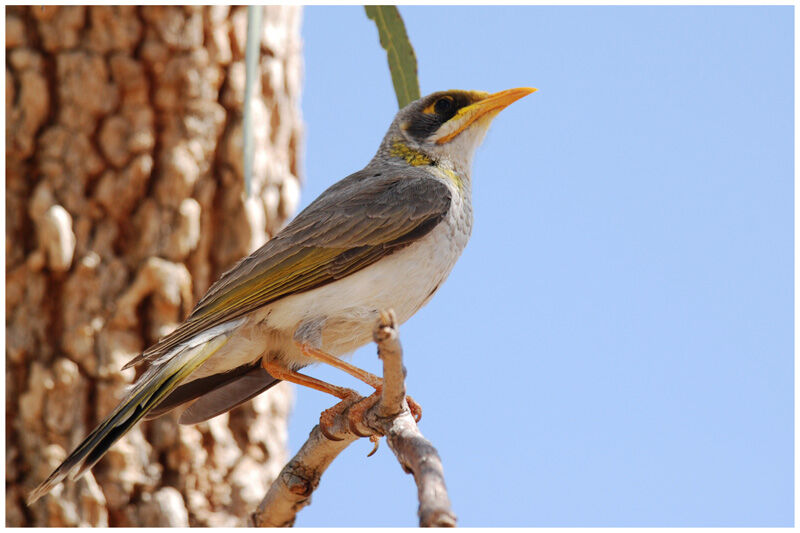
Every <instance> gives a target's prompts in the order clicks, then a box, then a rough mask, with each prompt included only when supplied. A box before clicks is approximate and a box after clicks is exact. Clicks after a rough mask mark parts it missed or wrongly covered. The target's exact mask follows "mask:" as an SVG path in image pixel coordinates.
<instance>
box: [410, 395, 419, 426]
mask: <svg viewBox="0 0 800 533" xmlns="http://www.w3.org/2000/svg"><path fill="white" fill-rule="evenodd" d="M406 403H408V409H409V410H410V411H411V416H413V417H414V422H419V421H420V420H422V407H420V405H419V404H418V403H417V402H415V401H414V398H412V397H411V396H408V395H406Z"/></svg>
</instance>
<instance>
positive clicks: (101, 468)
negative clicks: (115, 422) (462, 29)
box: [6, 6, 301, 526]
mask: <svg viewBox="0 0 800 533" xmlns="http://www.w3.org/2000/svg"><path fill="white" fill-rule="evenodd" d="M265 9H266V12H265V14H264V28H263V31H262V39H261V49H262V57H261V63H260V68H261V76H260V80H259V84H260V87H259V90H257V91H256V94H257V97H256V98H255V99H254V100H255V101H254V102H253V105H252V106H251V109H252V111H253V112H254V113H255V115H254V118H255V120H254V124H255V125H256V156H255V164H254V176H253V181H252V192H253V194H252V196H251V197H250V198H249V199H245V198H244V195H243V190H244V185H243V183H244V181H243V176H242V146H243V143H242V137H241V131H242V116H241V108H242V100H243V95H244V80H245V68H244V49H245V35H246V28H247V18H246V10H245V8H228V7H210V8H209V7H133V6H124V7H100V6H98V7H77V6H76V7H53V6H49V7H44V8H41V7H22V6H19V7H8V8H6V64H7V67H6V367H7V372H6V525H8V526H78V525H84V526H103V525H109V526H157V525H162V526H167V525H170V526H181V525H183V526H185V525H205V526H224V525H237V524H238V525H243V524H245V523H246V520H247V517H248V515H249V514H250V513H251V512H252V510H253V509H254V508H255V506H256V505H257V504H258V502H259V500H260V498H261V496H262V495H263V493H264V491H265V490H266V488H267V487H268V486H269V484H270V483H271V482H272V480H273V479H274V478H275V476H276V475H277V473H278V472H279V471H280V469H281V466H282V465H283V463H284V462H285V461H286V440H287V428H286V416H287V413H288V410H289V407H290V402H291V399H290V392H289V389H288V388H286V387H284V386H283V385H281V386H279V387H277V388H275V389H273V390H272V391H270V393H269V394H265V395H263V396H261V397H258V398H256V399H255V400H254V401H252V402H249V403H247V404H246V405H244V406H242V407H240V408H238V409H236V410H234V411H232V412H231V413H230V414H228V415H222V416H220V417H217V418H215V419H213V420H211V421H209V422H207V423H203V424H199V425H197V426H190V427H185V426H178V425H177V424H176V420H175V418H176V417H174V416H171V415H167V416H165V417H162V418H160V419H157V420H154V421H152V422H146V423H142V424H139V425H138V426H137V427H136V428H134V429H133V430H132V431H131V432H130V433H129V434H128V435H126V436H125V437H124V438H123V439H122V440H120V441H119V442H118V443H117V444H116V445H114V446H113V447H112V449H111V451H110V452H109V453H108V455H107V456H106V457H105V458H104V459H103V460H102V461H101V462H100V463H99V464H98V465H97V466H96V467H95V468H94V469H93V470H92V471H91V472H89V473H88V474H86V475H85V476H84V477H82V478H81V479H80V480H78V481H77V482H68V483H66V484H65V485H62V486H60V487H58V488H56V489H55V490H54V491H53V494H52V495H51V496H48V497H45V498H43V499H42V500H40V501H39V502H37V503H36V504H34V505H33V506H32V507H30V508H28V507H26V506H25V504H24V496H25V495H26V494H27V492H28V491H29V490H31V489H32V488H33V487H35V486H36V484H37V483H39V482H40V481H42V480H43V479H44V478H45V477H46V476H47V474H48V473H49V472H50V471H51V470H52V469H53V468H55V467H56V466H57V465H58V463H59V462H60V461H61V460H62V459H63V458H64V457H65V456H66V454H67V453H68V452H69V451H70V450H71V449H72V447H73V446H74V445H76V444H77V443H78V442H79V441H80V439H81V438H82V437H83V436H84V435H86V433H87V432H88V431H89V430H91V428H92V427H93V426H94V425H95V424H96V423H97V422H98V421H99V420H100V419H101V418H102V417H103V416H104V415H106V414H107V413H108V412H109V411H110V410H111V409H112V408H113V407H114V406H115V405H116V403H117V402H118V401H119V399H120V398H121V396H122V394H123V392H124V390H125V387H126V385H127V384H128V383H129V382H130V381H131V380H132V378H133V377H134V371H133V370H132V369H131V370H126V371H125V372H120V368H121V366H122V365H123V364H124V363H125V362H127V360H129V359H130V358H132V357H133V356H135V355H136V354H137V353H138V352H139V351H140V350H142V349H143V348H145V347H146V346H147V345H149V344H150V343H152V342H153V341H155V340H156V339H157V338H158V337H160V336H161V335H163V334H165V333H167V332H168V331H170V330H171V329H172V328H174V327H175V326H176V325H177V324H178V323H179V322H180V320H182V319H183V318H184V317H185V316H186V314H187V313H188V311H189V310H190V309H191V307H192V306H193V304H194V302H195V301H196V300H197V299H198V298H199V297H200V296H201V295H202V294H203V292H204V291H205V290H206V289H207V288H208V286H209V285H210V284H211V282H213V281H214V280H215V279H216V278H217V277H218V276H219V275H220V274H221V273H222V272H223V271H224V270H225V269H227V268H229V267H230V266H231V265H232V264H233V263H234V262H235V261H237V260H238V259H239V258H241V257H242V256H244V255H246V254H247V253H249V252H250V251H252V250H253V249H255V248H256V247H257V246H260V245H261V244H262V243H263V242H264V241H265V240H266V239H267V238H269V236H270V235H272V234H274V233H275V232H276V231H277V230H278V229H279V228H280V226H281V225H282V224H283V223H284V221H285V220H286V218H287V217H288V216H289V215H290V214H292V213H293V212H294V210H295V208H296V206H297V202H298V196H299V178H298V176H299V175H300V170H299V168H298V165H299V156H300V154H299V151H300V139H301V127H300V117H299V106H298V99H299V92H300V76H301V56H300V37H299V26H300V10H299V8H295V7H268V8H265Z"/></svg>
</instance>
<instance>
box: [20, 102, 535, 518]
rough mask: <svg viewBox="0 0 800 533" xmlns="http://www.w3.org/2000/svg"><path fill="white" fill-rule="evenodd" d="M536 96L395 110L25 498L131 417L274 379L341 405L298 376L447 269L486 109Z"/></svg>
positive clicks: (148, 359)
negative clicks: (351, 162) (345, 168)
mask: <svg viewBox="0 0 800 533" xmlns="http://www.w3.org/2000/svg"><path fill="white" fill-rule="evenodd" d="M534 91H536V89H533V88H528V87H520V88H515V89H508V90H505V91H500V92H496V93H493V94H490V93H488V92H483V91H466V90H447V91H439V92H435V93H432V94H430V95H428V96H425V97H423V98H420V99H418V100H415V101H413V102H411V103H409V104H408V105H406V106H404V107H403V108H402V109H400V111H399V112H398V113H397V114H396V116H395V118H394V120H393V121H392V123H391V125H390V127H389V129H388V131H387V133H386V135H385V136H384V138H383V140H382V142H381V143H380V145H379V148H378V150H377V152H376V154H375V156H374V157H373V158H372V160H371V161H370V162H369V163H368V164H367V165H366V166H365V167H364V168H363V169H362V170H360V171H358V172H355V173H353V174H351V175H349V176H347V177H345V178H344V179H342V180H340V181H338V182H337V183H335V184H333V185H332V186H331V187H329V188H328V189H327V190H326V191H325V192H323V193H322V194H321V195H320V196H319V197H318V198H317V199H315V200H314V201H313V202H312V203H311V204H310V205H308V207H306V208H305V209H304V210H303V211H302V212H300V213H299V214H298V215H297V216H296V217H295V218H294V219H293V220H292V221H291V222H290V223H289V224H288V225H286V226H285V227H284V228H283V229H282V230H281V231H279V232H278V233H277V234H276V235H275V236H274V237H273V238H272V239H270V240H269V241H267V242H266V243H265V244H264V245H263V246H261V247H260V248H258V249H257V250H256V251H254V252H253V253H252V254H250V255H249V256H248V257H246V258H244V259H242V260H241V261H239V262H238V263H237V264H236V265H235V266H233V267H232V268H231V269H230V270H228V271H227V272H225V273H224V274H223V275H222V276H221V277H220V278H219V279H218V280H217V281H216V282H215V283H214V284H213V285H211V287H210V288H209V289H208V291H207V292H206V294H205V295H204V296H203V297H202V298H201V299H200V300H199V301H198V302H197V304H196V306H195V307H194V309H193V310H192V312H191V314H190V315H189V317H188V318H187V319H186V320H185V321H184V322H183V323H181V324H180V325H179V326H178V327H177V328H176V329H175V330H174V331H172V332H171V333H169V334H167V335H165V336H164V337H162V338H161V339H160V340H158V341H157V342H156V343H155V344H154V345H152V346H151V347H149V348H147V349H146V350H144V351H143V352H142V353H140V354H139V355H137V356H136V357H135V358H134V359H133V360H131V361H130V362H129V363H128V364H127V365H125V367H123V368H130V367H141V368H142V372H141V374H140V375H139V377H138V378H137V379H136V381H135V382H134V383H133V385H132V386H131V388H130V389H129V390H128V392H127V394H126V395H125V397H124V398H123V399H122V401H121V402H120V403H119V405H118V406H117V407H116V408H114V410H113V411H112V412H111V413H110V414H108V415H107V416H106V418H105V419H103V420H102V422H100V424H99V425H98V426H97V427H96V428H95V429H94V430H93V431H92V432H91V433H90V434H89V435H88V436H87V437H86V438H85V439H84V440H83V441H82V442H81V443H80V444H79V445H78V446H77V447H76V448H75V449H74V450H73V451H72V452H71V453H70V454H69V455H68V456H67V458H66V459H65V460H64V461H63V462H62V463H61V465H59V466H58V467H57V468H56V469H55V470H54V471H53V472H52V473H51V474H50V476H49V477H48V478H47V479H46V480H44V481H43V482H42V483H41V484H40V485H39V486H38V487H37V488H36V489H34V490H33V491H32V492H31V493H30V494H29V496H28V498H27V501H28V504H32V503H33V502H35V501H36V500H38V499H39V498H41V497H42V496H43V495H45V494H47V493H48V492H49V491H50V490H52V489H53V488H54V487H55V486H56V485H58V484H59V483H61V482H62V481H64V480H65V479H66V478H67V477H68V476H69V478H70V479H75V478H77V477H79V476H81V475H82V474H84V473H85V472H86V471H87V470H89V469H90V468H92V466H93V465H95V464H96V463H97V461H99V460H100V459H101V458H102V457H103V455H104V454H105V453H106V452H107V451H108V449H109V448H110V447H111V446H112V445H113V444H114V443H115V442H116V441H117V440H118V439H119V438H120V437H122V436H123V435H124V434H125V433H126V432H127V431H128V430H130V429H131V428H132V427H133V426H134V425H135V424H136V423H138V422H139V421H141V420H143V419H152V418H156V417H158V416H161V415H163V414H165V413H167V412H170V411H172V410H174V409H182V412H181V415H180V417H179V420H178V422H179V423H181V424H196V423H199V422H202V421H205V420H208V419H210V418H213V417H215V416H217V415H219V414H222V413H225V412H227V411H229V410H231V409H233V408H234V407H236V406H237V405H240V404H241V403H243V402H246V401H248V400H250V399H251V398H253V397H254V396H256V395H258V394H260V393H262V392H264V391H266V390H267V389H269V388H270V387H272V386H274V385H275V384H277V383H278V382H280V381H281V380H285V381H289V382H293V383H296V384H299V385H303V386H306V387H310V388H313V389H317V390H319V391H323V392H326V393H329V394H332V395H334V396H336V397H337V398H340V399H341V400H346V399H347V398H349V397H351V395H352V393H353V391H352V390H350V389H346V388H343V387H338V386H336V385H333V384H330V383H326V382H324V381H322V380H319V379H316V378H313V377H311V376H309V375H307V374H301V373H300V372H298V371H299V370H300V369H302V368H303V367H305V366H308V365H310V364H314V363H327V364H330V365H332V366H335V367H337V368H339V369H341V370H344V371H345V372H347V373H349V374H351V375H353V376H354V377H356V378H358V379H360V380H361V381H364V382H365V383H367V384H369V385H371V386H372V387H374V388H376V389H378V388H379V387H380V385H381V380H380V378H378V377H377V376H374V375H372V374H370V373H368V372H366V371H364V370H361V369H360V368H358V367H356V366H354V365H352V364H350V363H348V362H345V361H343V360H342V359H340V357H342V356H344V355H348V354H350V353H351V352H353V351H354V350H355V349H356V348H358V347H360V346H362V345H364V344H367V343H368V342H370V341H371V339H372V327H373V324H374V323H375V321H376V319H377V318H378V316H379V314H380V312H381V311H382V310H384V309H389V308H391V309H394V312H395V313H396V316H397V320H398V322H399V323H401V324H402V323H403V322H405V321H406V320H408V319H409V318H410V317H411V316H412V315H413V314H414V313H415V312H416V311H418V310H419V309H420V308H421V307H422V306H424V305H425V304H426V303H428V301H429V300H430V299H431V298H432V296H433V295H434V293H435V292H436V291H437V290H438V289H439V287H440V286H441V284H442V283H443V282H444V281H445V278H447V277H448V275H449V273H450V271H451V270H452V268H453V266H454V265H455V263H456V260H457V259H458V257H459V256H460V255H461V252H462V250H463V249H464V247H465V246H466V244H467V241H468V239H469V236H470V233H471V231H472V224H473V212H472V201H471V195H472V192H471V190H472V182H471V179H472V177H471V167H472V160H473V156H474V154H475V150H476V148H477V147H478V146H479V145H480V144H481V143H482V141H483V138H484V136H485V134H486V132H487V130H488V129H489V125H490V123H491V122H492V120H493V119H494V118H495V116H497V114H498V113H499V112H500V111H502V110H503V109H504V108H505V107H507V106H508V105H510V104H511V103H513V102H514V101H516V100H518V99H520V98H522V97H524V96H527V95H529V94H531V93H533V92H534Z"/></svg>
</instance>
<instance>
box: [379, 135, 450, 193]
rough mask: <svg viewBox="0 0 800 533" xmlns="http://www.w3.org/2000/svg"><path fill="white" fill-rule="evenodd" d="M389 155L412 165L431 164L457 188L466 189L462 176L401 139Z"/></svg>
mask: <svg viewBox="0 0 800 533" xmlns="http://www.w3.org/2000/svg"><path fill="white" fill-rule="evenodd" d="M389 155H390V156H392V157H399V158H400V159H404V160H405V161H406V163H408V164H409V165H411V166H412V167H421V166H431V168H432V169H434V170H435V171H438V173H439V174H440V175H441V176H442V177H444V178H445V179H446V180H448V181H449V182H450V183H452V184H453V185H455V186H456V188H457V189H458V190H459V191H461V190H463V189H464V181H463V180H462V179H461V176H459V175H458V174H456V173H455V172H453V171H452V170H450V169H449V168H443V167H440V166H439V165H437V164H436V163H434V161H433V160H432V159H431V158H430V157H428V156H426V155H425V154H423V153H421V152H418V151H416V150H414V149H413V148H410V147H409V146H408V145H406V144H404V143H403V142H401V141H394V143H392V147H391V149H389Z"/></svg>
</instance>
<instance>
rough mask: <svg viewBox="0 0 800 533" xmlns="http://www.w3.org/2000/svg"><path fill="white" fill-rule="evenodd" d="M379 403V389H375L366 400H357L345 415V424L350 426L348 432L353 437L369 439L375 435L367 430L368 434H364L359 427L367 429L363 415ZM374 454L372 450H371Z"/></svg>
mask: <svg viewBox="0 0 800 533" xmlns="http://www.w3.org/2000/svg"><path fill="white" fill-rule="evenodd" d="M379 401H381V389H380V388H378V389H375V392H373V393H372V394H370V395H369V396H367V397H366V398H362V399H361V400H359V401H358V402H357V403H356V404H355V405H353V407H352V408H350V411H349V412H348V413H347V424H348V425H349V426H350V431H352V432H353V434H354V435H358V436H359V437H370V440H371V439H372V436H373V435H375V433H374V432H373V431H372V430H371V429H370V428H367V429H369V431H370V432H369V433H364V432H363V431H361V430H359V427H362V428H363V427H367V426H366V424H364V414H365V413H366V412H367V411H368V410H369V409H371V408H372V407H374V406H375V404H377V403H378V402H379ZM373 453H374V450H373Z"/></svg>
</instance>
